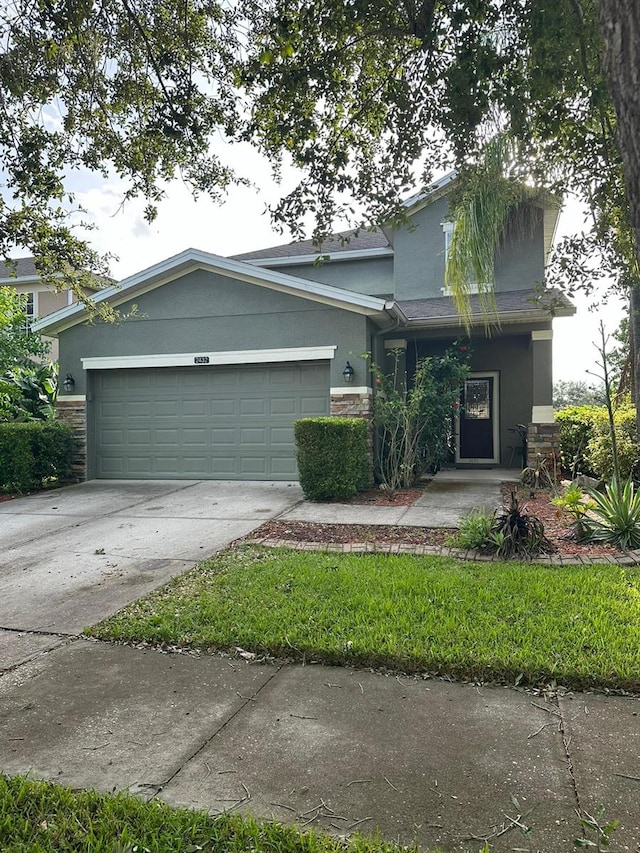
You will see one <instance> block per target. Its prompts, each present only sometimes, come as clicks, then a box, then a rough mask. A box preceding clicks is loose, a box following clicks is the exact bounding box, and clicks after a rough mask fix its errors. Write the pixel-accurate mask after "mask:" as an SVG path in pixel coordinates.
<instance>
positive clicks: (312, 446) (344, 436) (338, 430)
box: [294, 417, 371, 501]
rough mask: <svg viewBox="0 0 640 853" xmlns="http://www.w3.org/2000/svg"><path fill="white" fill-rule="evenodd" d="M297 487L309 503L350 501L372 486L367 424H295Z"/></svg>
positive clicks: (345, 421)
mask: <svg viewBox="0 0 640 853" xmlns="http://www.w3.org/2000/svg"><path fill="white" fill-rule="evenodd" d="M294 431H295V438H296V450H297V457H298V471H299V474H300V485H301V486H302V491H303V492H304V494H305V496H306V497H307V498H308V499H309V500H311V501H326V500H336V499H338V498H350V497H353V495H355V494H356V493H357V492H360V491H362V490H363V489H366V488H367V487H368V486H369V484H370V483H371V464H370V461H369V447H368V445H369V441H368V439H369V434H368V431H369V424H368V422H367V421H365V420H363V419H362V418H331V417H328V418H303V419H302V420H299V421H296V422H295V423H294Z"/></svg>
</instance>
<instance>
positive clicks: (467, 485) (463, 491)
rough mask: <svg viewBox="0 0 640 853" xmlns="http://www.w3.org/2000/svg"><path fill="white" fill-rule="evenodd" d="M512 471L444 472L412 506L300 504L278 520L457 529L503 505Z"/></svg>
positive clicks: (513, 478) (514, 475) (516, 475)
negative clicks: (476, 511)
mask: <svg viewBox="0 0 640 853" xmlns="http://www.w3.org/2000/svg"><path fill="white" fill-rule="evenodd" d="M519 478H520V471H519V470H516V469H514V468H494V469H491V470H482V469H478V470H455V469H453V470H443V471H438V473H437V474H435V475H434V477H433V479H432V480H431V482H430V483H429V484H428V485H427V486H426V488H425V490H424V493H423V494H422V495H421V497H420V498H418V500H417V501H416V503H415V504H414V505H413V506H373V505H371V506H369V505H362V504H341V503H330V504H318V503H311V502H309V501H302V502H301V503H299V504H297V505H296V506H294V507H292V509H290V510H287V511H286V512H284V513H283V514H282V515H280V516H278V520H280V521H312V522H317V523H321V524H397V525H406V526H409V527H457V526H458V523H459V521H460V519H461V518H462V517H463V516H465V515H468V514H469V513H470V512H471V511H472V510H474V509H485V510H487V511H488V512H493V510H494V509H497V508H499V507H501V506H502V488H501V486H502V483H504V482H510V481H512V482H518V481H519Z"/></svg>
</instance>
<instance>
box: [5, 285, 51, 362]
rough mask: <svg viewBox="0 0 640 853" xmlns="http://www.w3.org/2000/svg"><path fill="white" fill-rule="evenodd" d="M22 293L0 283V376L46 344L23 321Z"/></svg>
mask: <svg viewBox="0 0 640 853" xmlns="http://www.w3.org/2000/svg"><path fill="white" fill-rule="evenodd" d="M26 307H27V297H26V294H19V293H18V292H17V291H16V290H15V288H13V287H0V376H1V375H2V374H4V373H6V372H7V371H8V370H11V369H12V368H14V367H15V366H16V365H17V364H20V363H21V362H23V361H24V360H25V359H30V358H32V357H41V356H44V355H46V354H47V352H48V351H49V345H48V344H47V343H46V342H45V341H43V340H42V338H41V336H40V335H37V334H35V333H34V332H32V331H31V330H30V329H29V328H28V327H27V325H26Z"/></svg>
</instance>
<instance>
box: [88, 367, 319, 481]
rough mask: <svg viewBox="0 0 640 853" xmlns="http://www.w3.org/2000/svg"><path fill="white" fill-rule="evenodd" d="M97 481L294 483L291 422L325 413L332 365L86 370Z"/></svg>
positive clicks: (294, 471)
mask: <svg viewBox="0 0 640 853" xmlns="http://www.w3.org/2000/svg"><path fill="white" fill-rule="evenodd" d="M90 373H91V374H92V376H91V380H92V382H91V384H92V386H93V401H94V404H93V406H92V413H91V420H92V421H93V424H92V427H91V428H90V440H91V437H92V439H93V441H92V442H91V443H93V448H94V453H93V454H92V455H93V458H94V460H95V471H94V476H96V477H99V478H116V479H127V478H133V479H163V478H166V479H192V478H194V479H195V478H197V479H225V480H243V479H247V480H295V479H297V476H298V475H297V468H296V461H295V443H294V436H293V422H294V421H295V420H297V419H298V418H301V417H315V416H318V415H326V414H328V413H329V385H330V374H329V362H328V361H316V362H313V361H307V362H285V363H278V364H255V365H232V366H229V365H226V366H225V365H206V364H205V365H198V366H193V367H160V368H126V369H111V370H94V371H90Z"/></svg>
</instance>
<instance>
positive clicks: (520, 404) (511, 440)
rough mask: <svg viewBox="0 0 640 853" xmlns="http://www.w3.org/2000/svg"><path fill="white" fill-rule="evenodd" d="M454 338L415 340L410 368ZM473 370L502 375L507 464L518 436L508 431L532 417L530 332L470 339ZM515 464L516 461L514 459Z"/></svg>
mask: <svg viewBox="0 0 640 853" xmlns="http://www.w3.org/2000/svg"><path fill="white" fill-rule="evenodd" d="M452 342H453V339H452V338H451V339H447V338H440V339H434V338H432V339H430V340H429V339H423V340H418V341H416V342H415V344H414V343H413V342H412V343H411V344H410V346H409V347H408V349H407V362H408V367H409V371H410V372H412V371H413V369H414V366H415V359H416V351H417V355H418V357H424V356H427V355H435V354H438V353H441V352H442V351H443V350H444V349H445V348H446V347H447V346H450V345H451V343H452ZM470 346H471V350H472V353H473V355H472V361H471V370H472V371H474V372H482V371H485V370H487V371H489V370H491V371H496V370H497V371H498V372H499V375H500V464H502V465H508V464H509V461H510V456H511V450H510V449H509V445H513V444H518V435H517V433H514V432H509V429H510V428H514V427H516V425H517V424H525V425H526V424H528V423H529V421H530V420H531V406H532V400H533V349H532V346H531V334H530V333H529V332H525V333H523V334H505V335H502V336H500V337H497V338H489V339H487V338H482V337H477V338H474V337H472V338H471V343H470ZM514 464H515V462H514Z"/></svg>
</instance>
